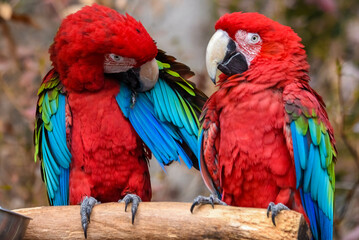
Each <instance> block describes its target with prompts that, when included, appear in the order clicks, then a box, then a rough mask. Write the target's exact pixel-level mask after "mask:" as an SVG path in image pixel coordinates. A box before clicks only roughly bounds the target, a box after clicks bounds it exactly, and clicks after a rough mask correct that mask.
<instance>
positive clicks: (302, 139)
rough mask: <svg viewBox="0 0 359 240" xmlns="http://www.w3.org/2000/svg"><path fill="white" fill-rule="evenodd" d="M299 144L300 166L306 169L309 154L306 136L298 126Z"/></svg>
mask: <svg viewBox="0 0 359 240" xmlns="http://www.w3.org/2000/svg"><path fill="white" fill-rule="evenodd" d="M296 136H297V144H298V154H299V161H300V166H301V168H302V169H306V164H307V154H306V150H305V149H306V144H307V143H306V139H305V136H302V135H301V133H300V131H299V130H298V128H296Z"/></svg>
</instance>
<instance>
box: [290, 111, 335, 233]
mask: <svg viewBox="0 0 359 240" xmlns="http://www.w3.org/2000/svg"><path fill="white" fill-rule="evenodd" d="M308 126H309V132H310V133H307V134H305V135H302V132H303V131H301V129H299V128H300V124H298V125H296V124H295V121H292V122H291V123H290V130H291V136H292V143H293V155H294V164H295V170H296V182H297V188H298V189H299V190H300V195H301V200H302V204H303V207H304V210H305V212H306V214H307V216H308V218H309V221H310V227H311V230H312V234H313V237H314V239H332V238H333V191H334V189H332V185H331V180H330V178H329V173H328V163H327V162H328V160H327V159H328V158H330V157H332V156H329V155H328V154H331V151H329V150H328V149H327V147H326V144H325V138H326V137H327V136H325V134H328V133H327V132H321V131H320V129H319V128H320V126H319V125H318V124H315V120H314V119H312V118H309V119H308ZM318 133H319V134H321V135H320V136H318ZM330 147H331V146H330ZM308 148H309V151H308Z"/></svg>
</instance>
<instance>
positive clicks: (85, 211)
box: [80, 196, 100, 238]
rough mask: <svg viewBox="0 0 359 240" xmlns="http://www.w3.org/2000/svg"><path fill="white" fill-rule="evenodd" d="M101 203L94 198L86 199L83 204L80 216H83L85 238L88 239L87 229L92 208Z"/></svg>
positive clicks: (82, 223)
mask: <svg viewBox="0 0 359 240" xmlns="http://www.w3.org/2000/svg"><path fill="white" fill-rule="evenodd" d="M98 203H100V202H99V201H97V200H96V199H95V198H93V197H87V196H86V197H85V198H84V199H83V200H82V202H81V207H80V215H81V225H82V229H83V230H84V235H85V238H87V228H88V224H89V223H90V216H91V212H92V208H93V207H94V206H95V205H96V204H98Z"/></svg>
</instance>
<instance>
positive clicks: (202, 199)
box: [190, 194, 227, 213]
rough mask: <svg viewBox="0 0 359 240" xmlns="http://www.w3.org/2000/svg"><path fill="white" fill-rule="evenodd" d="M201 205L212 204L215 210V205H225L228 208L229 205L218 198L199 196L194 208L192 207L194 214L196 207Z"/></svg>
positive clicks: (195, 200)
mask: <svg viewBox="0 0 359 240" xmlns="http://www.w3.org/2000/svg"><path fill="white" fill-rule="evenodd" d="M200 204H211V206H212V208H214V204H219V205H224V206H227V204H226V203H225V202H223V201H221V200H219V199H218V197H217V196H214V195H212V194H211V195H210V196H209V197H204V196H198V197H196V198H195V199H194V200H193V203H192V206H191V209H190V210H191V213H193V209H194V208H195V206H197V205H200Z"/></svg>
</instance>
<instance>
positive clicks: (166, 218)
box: [14, 202, 310, 240]
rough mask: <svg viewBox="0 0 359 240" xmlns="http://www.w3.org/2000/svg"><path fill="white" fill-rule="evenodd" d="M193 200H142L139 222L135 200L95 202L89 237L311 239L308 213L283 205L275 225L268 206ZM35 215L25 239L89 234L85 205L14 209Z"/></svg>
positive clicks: (81, 236)
mask: <svg viewBox="0 0 359 240" xmlns="http://www.w3.org/2000/svg"><path fill="white" fill-rule="evenodd" d="M190 206H191V204H190V203H178V202H142V203H140V205H139V208H138V211H137V215H136V218H135V223H134V224H133V225H132V224H131V210H130V209H131V206H129V207H128V209H127V210H128V211H127V212H125V210H124V208H125V205H124V203H105V204H99V205H96V206H95V207H94V208H93V212H92V215H91V222H90V224H89V228H88V233H87V238H88V239H239V238H240V239H310V230H309V228H308V225H307V223H306V222H305V220H304V217H303V216H302V215H301V214H299V213H297V212H294V211H282V212H281V213H280V214H279V215H278V216H277V217H276V224H277V226H274V225H273V223H272V221H271V218H267V216H266V210H265V209H256V208H238V207H230V206H219V205H215V207H214V209H212V207H211V206H210V205H203V206H200V207H196V208H195V209H194V211H193V214H191V212H190ZM14 211H15V212H17V213H20V214H23V215H26V216H28V217H31V218H32V220H31V221H30V224H29V226H28V229H27V231H26V235H25V239H56V240H57V239H84V234H83V231H82V228H81V222H80V206H57V207H35V208H23V209H17V210H14Z"/></svg>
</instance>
